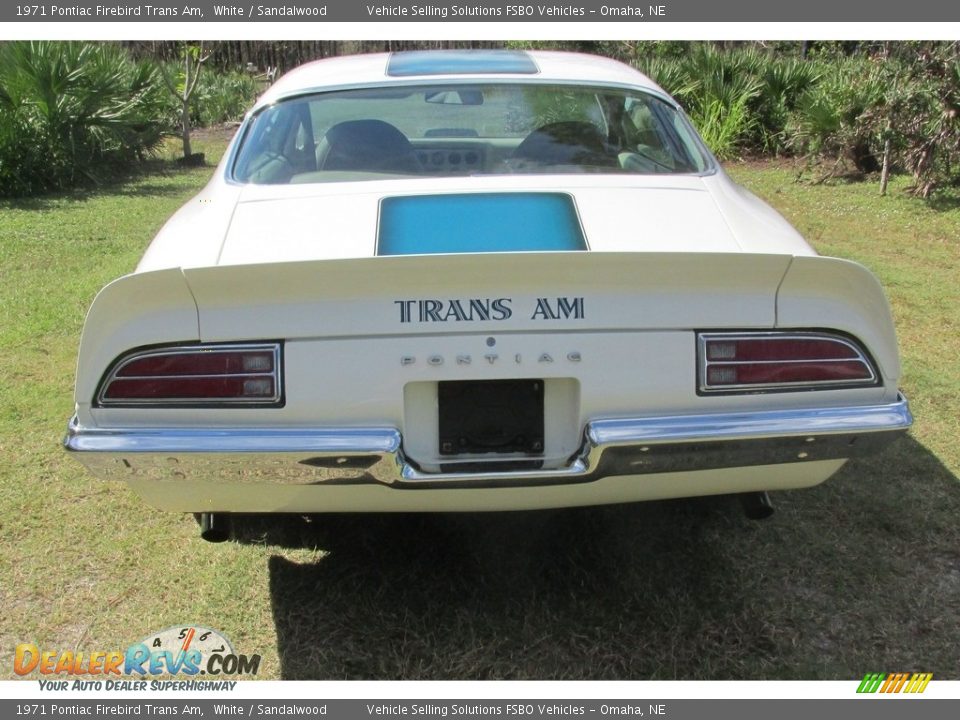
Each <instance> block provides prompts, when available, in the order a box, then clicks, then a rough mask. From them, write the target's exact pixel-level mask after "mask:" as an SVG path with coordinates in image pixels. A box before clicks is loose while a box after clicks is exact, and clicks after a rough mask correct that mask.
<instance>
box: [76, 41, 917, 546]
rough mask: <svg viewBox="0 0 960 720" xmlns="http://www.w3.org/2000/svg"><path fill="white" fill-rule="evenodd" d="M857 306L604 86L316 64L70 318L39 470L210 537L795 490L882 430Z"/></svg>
mask: <svg viewBox="0 0 960 720" xmlns="http://www.w3.org/2000/svg"><path fill="white" fill-rule="evenodd" d="M899 376H900V362H899V358H898V353H897V344H896V337H895V334H894V328H893V323H892V320H891V315H890V310H889V306H888V304H887V301H886V298H885V296H884V293H883V291H882V289H881V287H880V285H879V283H878V282H877V280H876V279H875V278H874V277H873V276H872V275H871V274H870V273H869V272H868V271H867V270H866V269H864V268H863V267H861V266H860V265H857V264H855V263H852V262H848V261H846V260H839V259H835V258H828V257H819V256H818V255H817V254H816V253H815V252H814V250H813V249H812V248H811V247H810V246H809V245H808V244H807V243H806V242H805V241H804V240H803V239H802V238H801V237H800V236H799V235H798V233H797V232H796V231H795V230H794V229H793V228H792V227H791V226H790V225H789V224H787V222H786V221H785V220H783V219H782V218H781V217H780V216H779V215H778V214H777V213H776V212H774V211H773V210H772V209H771V208H769V207H768V206H767V205H765V204H764V203H763V202H761V201H760V200H758V199H757V198H756V197H754V196H753V195H751V194H749V193H748V192H746V191H744V190H743V189H741V188H740V187H738V186H737V185H735V184H734V183H733V182H732V181H731V180H730V179H729V178H728V177H727V176H726V175H725V174H724V172H723V170H722V169H721V168H720V167H719V166H718V164H717V161H716V160H715V159H714V158H713V157H712V156H711V154H710V152H709V150H708V149H707V148H706V147H705V146H704V144H703V142H702V141H701V140H700V139H699V137H698V136H697V134H696V132H695V131H694V129H693V128H692V127H691V125H690V123H689V122H688V120H687V119H686V117H685V116H684V114H683V112H682V110H681V109H680V107H679V106H678V105H677V103H676V102H675V101H674V100H673V99H671V98H670V97H669V96H668V95H667V94H666V93H665V92H664V91H663V90H662V89H660V88H659V87H658V86H657V85H656V84H654V83H653V82H651V81H650V80H649V79H648V78H646V77H645V76H644V75H642V74H640V73H639V72H636V71H635V70H633V69H632V68H630V67H628V66H626V65H623V64H620V63H618V62H614V61H611V60H607V59H602V58H597V57H591V56H583V55H574V54H565V53H552V52H519V51H473V52H469V51H427V52H401V53H393V54H381V55H366V56H357V57H345V58H336V59H328V60H321V61H318V62H313V63H310V64H307V65H304V66H302V67H300V68H298V69H296V70H293V71H292V72H290V73H289V74H287V75H285V76H284V77H283V78H281V79H280V80H279V81H278V82H277V83H276V84H275V85H273V86H272V87H271V88H270V89H269V90H267V92H266V93H265V94H264V95H263V96H262V97H261V98H260V99H259V101H258V102H257V103H256V106H255V107H254V108H253V109H252V110H251V111H250V113H249V114H248V116H247V117H246V119H245V121H244V123H243V125H242V127H241V128H240V129H239V131H238V133H237V135H236V137H235V138H234V140H233V141H232V143H231V145H230V147H229V149H228V150H227V152H226V154H225V156H224V159H223V160H222V162H221V163H220V165H219V167H218V168H217V170H216V172H215V173H214V176H213V179H212V180H211V181H210V183H209V184H208V185H207V186H206V187H205V188H204V189H203V190H202V191H201V192H200V194H199V195H197V196H196V197H195V198H194V199H192V200H191V201H190V202H188V203H187V204H186V205H185V206H184V207H183V208H182V209H181V210H180V211H179V212H177V213H176V214H175V215H174V216H173V217H172V218H171V219H170V220H169V221H168V222H167V224H166V225H165V226H164V228H163V229H162V230H161V231H160V233H159V234H158V235H157V237H156V239H155V240H154V241H153V242H152V244H151V245H150V246H149V248H148V249H147V251H146V254H145V255H144V257H143V259H142V260H141V262H140V264H139V265H138V267H137V268H136V271H135V272H133V273H132V274H130V275H127V276H125V277H122V278H120V279H118V280H116V281H115V282H113V283H111V284H110V285H108V286H107V287H106V288H104V289H103V290H102V291H101V292H100V294H99V295H98V296H97V298H96V300H95V301H94V302H93V306H92V307H91V309H90V312H89V315H88V317H87V320H86V324H85V327H84V330H83V337H82V340H81V344H80V353H79V361H78V368H77V382H76V414H75V416H74V417H73V419H72V420H71V422H70V424H69V430H68V434H67V437H66V438H65V441H64V442H65V445H66V448H67V449H68V451H70V452H71V453H72V454H73V455H74V456H75V457H76V458H77V459H79V460H80V461H81V462H82V463H84V465H86V466H87V467H88V468H89V469H90V470H91V471H92V472H93V473H95V474H96V475H98V476H101V477H103V478H116V479H123V480H125V481H126V482H127V483H128V484H129V486H130V487H131V488H132V489H133V490H134V491H135V492H136V493H138V494H139V495H140V496H142V498H143V499H144V500H145V501H146V502H148V503H150V504H152V505H154V506H156V507H158V508H161V509H165V510H171V511H181V512H191V513H196V514H198V515H199V516H200V519H201V526H202V528H203V534H204V536H205V537H206V538H207V539H223V538H224V537H226V536H227V533H228V528H229V524H228V523H229V517H230V513H284V512H295V513H313V512H354V511H479V510H520V509H535V508H556V507H566V506H582V505H598V504H604V503H619V502H627V501H638V500H650V499H658V498H676V497H686V496H697V495H710V494H721V493H735V494H740V495H741V498H743V499H744V504H745V507H746V508H747V510H748V514H751V515H753V516H758V517H759V516H763V515H765V514H768V513H769V511H770V509H771V508H770V505H769V499H768V497H767V495H766V491H768V490H780V489H786V488H799V487H807V486H811V485H815V484H816V483H820V482H822V481H824V480H826V479H827V478H828V477H830V476H831V475H832V474H834V473H835V472H836V471H837V470H838V469H839V468H840V467H841V466H842V465H843V464H844V463H845V462H846V461H847V460H848V459H849V458H851V457H854V456H857V455H862V454H870V453H876V452H877V451H878V450H879V449H880V448H882V447H883V446H884V445H885V444H886V443H887V442H889V441H890V440H891V439H893V438H894V437H896V436H898V435H899V434H900V433H902V432H903V431H905V430H906V429H907V428H908V427H909V426H910V424H911V416H910V412H909V410H908V407H907V403H906V400H905V399H904V398H903V396H902V395H901V394H900V393H899V392H898V388H897V381H898V378H899Z"/></svg>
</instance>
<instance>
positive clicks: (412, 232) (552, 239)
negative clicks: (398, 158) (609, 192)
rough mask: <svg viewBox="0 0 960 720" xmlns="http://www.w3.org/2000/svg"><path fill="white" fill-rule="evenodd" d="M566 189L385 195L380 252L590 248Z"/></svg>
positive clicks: (379, 239)
mask: <svg viewBox="0 0 960 720" xmlns="http://www.w3.org/2000/svg"><path fill="white" fill-rule="evenodd" d="M586 249H587V243H586V240H585V239H584V237H583V230H582V229H581V228H580V220H579V218H578V217H577V211H576V208H574V205H573V198H572V197H570V196H569V195H566V194H564V193H477V194H470V195H418V196H411V197H391V198H384V199H383V200H382V201H381V202H380V229H379V237H378V240H377V254H378V255H432V254H437V253H453V254H456V253H491V252H535V251H561V250H586Z"/></svg>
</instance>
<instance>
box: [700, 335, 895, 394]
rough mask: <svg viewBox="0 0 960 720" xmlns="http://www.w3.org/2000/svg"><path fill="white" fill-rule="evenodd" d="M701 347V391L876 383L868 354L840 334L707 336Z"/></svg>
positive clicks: (702, 337) (783, 388) (747, 390)
mask: <svg viewBox="0 0 960 720" xmlns="http://www.w3.org/2000/svg"><path fill="white" fill-rule="evenodd" d="M699 348H700V350H699V367H700V390H701V391H702V392H718V391H724V392H731V391H742V392H750V391H758V390H789V389H804V388H815V387H831V386H866V385H873V384H875V383H876V381H877V374H876V371H875V370H874V368H873V365H872V364H871V362H870V361H869V360H868V359H867V356H866V353H864V352H863V350H862V349H861V348H860V347H859V346H858V345H857V344H856V343H855V342H853V341H852V340H849V339H847V338H845V337H841V336H837V335H829V334H822V333H763V334H746V333H744V334H735V335H734V334H719V333H704V334H701V335H700V336H699Z"/></svg>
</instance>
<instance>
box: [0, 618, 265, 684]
mask: <svg viewBox="0 0 960 720" xmlns="http://www.w3.org/2000/svg"><path fill="white" fill-rule="evenodd" d="M259 669H260V656H259V655H243V654H238V653H237V652H235V651H234V649H233V645H232V644H231V643H230V641H229V640H227V638H226V637H225V636H224V635H223V634H222V633H220V632H219V631H217V630H213V629H211V628H207V627H202V626H199V625H180V626H176V627H171V628H167V629H166V630H162V631H160V632H157V633H151V634H150V635H148V636H147V637H145V638H144V639H143V640H141V641H140V642H138V643H135V644H133V645H131V646H129V647H128V648H127V649H126V650H106V651H92V652H82V651H78V652H73V651H70V650H63V651H61V650H45V649H41V648H40V647H38V646H37V645H36V644H33V643H22V644H20V645H17V647H16V651H15V652H14V658H13V671H14V673H16V674H17V675H19V676H29V675H32V674H34V673H36V674H39V675H40V676H44V677H45V678H47V679H52V678H51V676H67V677H73V678H76V677H78V676H82V677H84V678H85V679H86V678H89V679H90V680H96V681H98V682H89V681H88V682H83V683H80V682H75V683H74V684H72V685H71V688H70V689H102V688H98V687H95V685H97V684H100V682H99V678H104V680H105V681H106V682H108V683H110V684H111V685H117V687H116V688H115V689H142V688H125V687H122V686H120V685H119V683H118V682H115V681H113V680H112V678H114V677H117V676H120V677H126V678H148V677H157V676H161V675H165V676H170V675H186V676H190V677H196V676H199V675H202V676H207V677H208V678H209V679H221V678H223V677H224V676H226V677H236V676H251V675H256V674H257V672H258V671H259ZM97 676H99V678H98V677H97ZM41 682H43V680H41ZM44 684H45V685H46V684H47V683H44ZM67 685H68V683H67V682H63V683H62V684H61V683H57V687H55V688H53V689H64V690H65V689H68V688H67ZM107 689H111V688H107ZM175 689H189V688H175ZM198 689H200V688H198ZM207 689H209V688H207Z"/></svg>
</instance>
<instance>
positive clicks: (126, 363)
mask: <svg viewBox="0 0 960 720" xmlns="http://www.w3.org/2000/svg"><path fill="white" fill-rule="evenodd" d="M280 383H281V374H280V345H279V344H277V343H269V344H257V345H192V346H186V347H169V348H158V349H152V350H143V351H138V352H136V353H132V354H130V355H127V356H126V357H124V358H122V359H121V360H120V361H119V362H118V363H117V364H116V365H115V366H114V368H113V370H112V371H111V372H110V373H109V375H107V377H106V379H105V380H104V381H103V383H102V384H101V386H100V391H99V392H98V393H97V403H98V404H99V405H101V406H118V405H169V406H180V405H190V406H201V405H208V406H210V405H221V404H230V405H277V404H279V403H280V401H281V397H282V392H281V390H282V388H281V384H280Z"/></svg>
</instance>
